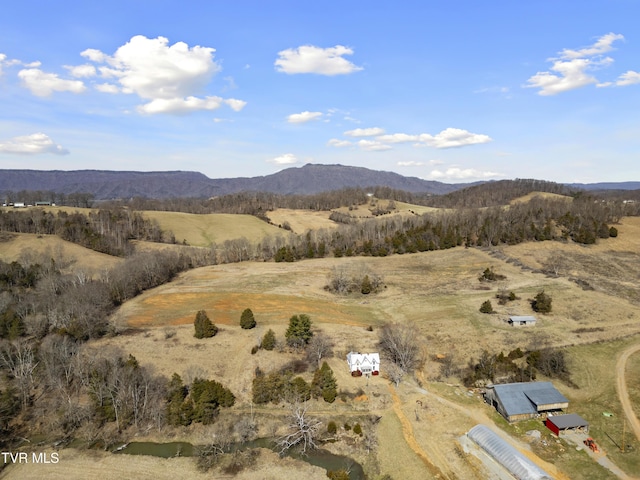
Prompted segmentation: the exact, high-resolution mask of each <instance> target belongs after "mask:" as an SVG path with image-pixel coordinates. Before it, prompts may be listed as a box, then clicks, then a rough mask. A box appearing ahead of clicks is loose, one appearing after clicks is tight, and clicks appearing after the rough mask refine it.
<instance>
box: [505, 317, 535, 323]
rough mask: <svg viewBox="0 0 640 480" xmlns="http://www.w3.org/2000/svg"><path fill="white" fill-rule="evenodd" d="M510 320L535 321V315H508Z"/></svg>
mask: <svg viewBox="0 0 640 480" xmlns="http://www.w3.org/2000/svg"><path fill="white" fill-rule="evenodd" d="M509 320H511V321H512V322H535V321H536V317H534V316H533V315H509Z"/></svg>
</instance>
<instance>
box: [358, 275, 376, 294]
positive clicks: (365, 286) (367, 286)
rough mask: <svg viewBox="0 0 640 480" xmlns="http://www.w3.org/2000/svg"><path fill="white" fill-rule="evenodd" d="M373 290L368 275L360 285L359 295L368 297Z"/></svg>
mask: <svg viewBox="0 0 640 480" xmlns="http://www.w3.org/2000/svg"><path fill="white" fill-rule="evenodd" d="M371 290H373V287H372V285H371V280H369V275H365V276H364V278H363V279H362V284H361V285H360V293H362V294H363V295H368V294H369V293H371Z"/></svg>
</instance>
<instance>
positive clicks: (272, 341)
mask: <svg viewBox="0 0 640 480" xmlns="http://www.w3.org/2000/svg"><path fill="white" fill-rule="evenodd" d="M262 348H264V349H265V350H273V349H274V348H276V334H275V332H274V331H273V330H271V329H269V330H268V331H267V333H265V334H264V337H262Z"/></svg>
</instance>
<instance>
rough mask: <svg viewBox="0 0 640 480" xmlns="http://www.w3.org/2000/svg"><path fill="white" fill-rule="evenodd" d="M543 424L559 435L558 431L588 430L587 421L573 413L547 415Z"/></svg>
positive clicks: (586, 431)
mask: <svg viewBox="0 0 640 480" xmlns="http://www.w3.org/2000/svg"><path fill="white" fill-rule="evenodd" d="M545 425H546V426H547V428H548V429H549V430H551V431H552V432H553V433H555V434H556V435H557V436H560V432H563V431H565V430H574V431H583V432H585V433H588V432H589V422H587V421H586V420H585V419H584V418H582V417H581V416H580V415H577V414H575V413H569V414H567V415H553V416H549V417H547V420H546V422H545Z"/></svg>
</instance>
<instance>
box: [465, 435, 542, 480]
mask: <svg viewBox="0 0 640 480" xmlns="http://www.w3.org/2000/svg"><path fill="white" fill-rule="evenodd" d="M467 437H468V438H469V439H470V440H472V441H473V442H474V443H475V444H476V445H478V446H479V447H480V448H481V449H482V450H483V451H484V452H485V453H486V454H487V455H489V456H490V457H491V458H493V459H494V460H495V461H496V462H498V463H499V464H500V465H501V466H502V467H503V468H505V469H506V470H507V471H508V472H509V473H510V474H511V475H513V477H515V478H519V479H523V480H544V479H549V480H550V479H551V478H552V477H551V475H549V474H548V473H547V472H545V471H544V470H542V469H541V468H540V467H538V466H537V465H536V464H535V463H533V462H532V461H531V460H529V459H528V458H527V457H526V456H524V455H523V454H522V453H520V452H519V451H518V450H516V449H515V448H514V447H512V446H511V445H509V444H508V443H507V442H506V441H504V440H503V439H502V438H500V436H498V435H497V434H496V433H495V432H494V431H493V430H491V429H490V428H489V427H487V426H486V425H476V426H475V427H473V428H472V429H471V430H469V431H468V432H467Z"/></svg>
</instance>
